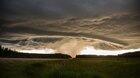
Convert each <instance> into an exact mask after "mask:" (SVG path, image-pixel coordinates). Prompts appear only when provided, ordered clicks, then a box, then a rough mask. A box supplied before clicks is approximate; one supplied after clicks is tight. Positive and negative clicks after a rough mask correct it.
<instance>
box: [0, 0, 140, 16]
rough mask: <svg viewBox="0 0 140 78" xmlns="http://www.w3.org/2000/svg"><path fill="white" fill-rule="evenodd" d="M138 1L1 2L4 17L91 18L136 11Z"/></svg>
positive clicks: (51, 0) (20, 0)
mask: <svg viewBox="0 0 140 78" xmlns="http://www.w3.org/2000/svg"><path fill="white" fill-rule="evenodd" d="M139 3H140V1H139V0H1V1H0V4H1V8H0V9H1V15H2V14H3V15H5V16H6V17H16V16H27V17H33V16H37V17H51V18H54V17H61V16H91V15H97V14H106V13H112V12H118V11H131V10H132V11H134V10H136V11H138V10H139Z"/></svg>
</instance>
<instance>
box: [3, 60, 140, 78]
mask: <svg viewBox="0 0 140 78" xmlns="http://www.w3.org/2000/svg"><path fill="white" fill-rule="evenodd" d="M139 72H140V61H139V58H94V59H67V60H63V59H60V60H58V59H54V60H51V59H49V60H47V59H25V60H24V59H11V60H10V59H0V77H1V78H139V77H140V74H139Z"/></svg>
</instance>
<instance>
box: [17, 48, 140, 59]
mask: <svg viewBox="0 0 140 78" xmlns="http://www.w3.org/2000/svg"><path fill="white" fill-rule="evenodd" d="M135 51H140V48H138V49H128V50H114V51H113V50H101V49H95V48H94V47H93V46H87V47H84V48H83V49H82V50H81V51H80V52H79V53H75V55H104V56H106V55H118V54H123V53H128V52H135ZM19 52H22V53H36V54H55V53H62V54H68V55H71V54H69V52H57V51H56V50H54V49H48V48H46V49H33V50H19ZM72 57H74V56H72Z"/></svg>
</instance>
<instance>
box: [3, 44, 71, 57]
mask: <svg viewBox="0 0 140 78" xmlns="http://www.w3.org/2000/svg"><path fill="white" fill-rule="evenodd" d="M0 57H1V58H3V57H6V58H62V59H68V58H71V56H69V55H67V54H60V53H57V54H30V53H20V52H17V51H13V50H10V49H8V48H4V47H2V46H0Z"/></svg>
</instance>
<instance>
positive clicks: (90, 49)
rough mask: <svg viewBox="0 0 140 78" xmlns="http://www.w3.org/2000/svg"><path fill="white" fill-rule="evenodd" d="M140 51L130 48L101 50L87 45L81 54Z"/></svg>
mask: <svg viewBox="0 0 140 78" xmlns="http://www.w3.org/2000/svg"><path fill="white" fill-rule="evenodd" d="M135 51H140V48H139V49H128V50H114V51H111V50H101V49H95V48H94V47H92V46H87V47H85V48H84V49H83V50H81V52H80V55H118V54H123V53H128V52H135Z"/></svg>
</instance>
